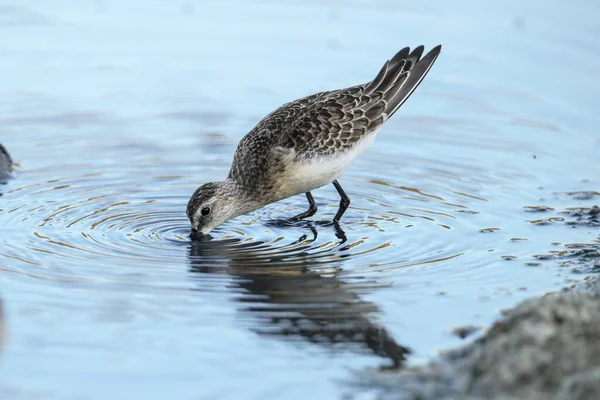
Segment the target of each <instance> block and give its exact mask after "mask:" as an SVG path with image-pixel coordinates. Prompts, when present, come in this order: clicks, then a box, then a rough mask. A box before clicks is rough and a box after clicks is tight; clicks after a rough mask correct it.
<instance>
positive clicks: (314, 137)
mask: <svg viewBox="0 0 600 400" xmlns="http://www.w3.org/2000/svg"><path fill="white" fill-rule="evenodd" d="M441 48H442V47H441V46H436V47H434V48H433V49H432V50H431V51H430V52H429V53H427V54H426V55H425V56H424V57H422V58H421V56H422V55H423V50H424V47H423V46H418V47H416V48H414V49H413V50H412V51H411V50H410V48H408V47H405V48H403V49H402V50H400V51H399V52H398V53H397V54H396V55H395V56H394V57H393V58H392V59H390V60H388V61H387V62H386V63H385V64H384V65H383V68H381V71H379V73H378V74H377V76H376V77H375V79H373V80H372V81H371V82H368V83H364V84H362V85H357V86H352V87H349V88H345V89H339V90H332V91H328V92H320V93H316V94H313V95H311V96H308V97H304V98H301V99H298V100H295V101H292V102H291V103H287V104H284V105H283V106H281V107H279V108H278V109H276V110H275V111H273V112H272V113H270V114H269V115H267V116H266V117H265V118H263V119H262V120H261V121H260V122H259V123H258V124H257V125H256V126H255V127H254V128H253V129H252V130H251V131H250V132H249V133H248V134H247V135H246V136H244V137H243V138H242V140H241V141H240V143H239V144H238V146H237V149H236V151H235V154H234V156H233V162H232V165H231V170H230V171H229V175H228V176H227V179H225V180H224V181H222V182H210V183H205V184H204V185H202V186H200V187H199V188H198V189H197V190H196V191H195V192H194V194H193V195H192V197H191V199H190V201H189V203H188V206H187V216H188V218H189V219H190V222H191V224H192V232H193V233H195V234H200V235H206V234H208V233H209V232H210V231H211V230H212V229H214V228H215V227H216V226H218V225H221V224H222V223H223V222H225V221H227V220H229V219H231V218H234V217H237V216H239V215H242V214H245V213H248V212H250V211H254V210H257V209H259V208H261V207H263V206H265V205H267V204H270V203H274V202H276V201H279V200H283V199H285V198H287V197H290V196H294V195H297V194H301V193H304V194H305V195H306V198H307V199H308V204H309V207H308V210H307V211H305V212H303V213H301V214H299V215H296V216H294V217H292V218H291V220H300V219H302V218H306V217H310V216H312V215H313V214H314V213H315V212H316V211H317V204H316V203H315V200H314V199H313V196H312V194H311V190H313V189H316V188H318V187H321V186H324V185H327V184H329V183H333V186H335V188H336V190H337V192H338V193H339V195H340V197H341V201H340V205H339V209H338V211H337V213H336V215H335V217H334V218H333V220H334V221H335V222H338V221H339V220H340V218H341V217H342V215H343V214H344V212H345V211H346V209H347V208H348V206H349V204H350V198H349V197H348V195H346V193H345V192H344V190H343V189H342V187H341V186H340V184H339V183H338V181H337V178H338V177H339V176H340V175H341V174H342V173H343V172H344V171H345V170H346V168H348V167H349V166H350V164H352V162H353V161H354V160H356V158H357V157H358V156H359V155H360V154H361V153H362V152H363V151H364V150H365V149H366V148H367V147H368V146H369V145H370V144H371V143H372V142H373V140H374V139H375V136H376V134H377V131H378V130H379V128H381V125H382V124H383V123H384V122H385V121H387V120H388V119H389V118H390V117H391V116H392V115H393V114H394V113H395V112H396V110H398V108H399V107H400V106H401V105H402V104H403V103H404V102H405V101H406V99H407V98H408V97H409V96H410V95H411V94H412V93H413V91H414V90H415V89H416V88H417V86H418V85H419V83H421V81H422V80H423V78H424V77H425V75H427V72H429V69H430V68H431V66H432V65H433V63H434V62H435V60H436V58H437V57H438V55H439V54H440V51H441Z"/></svg>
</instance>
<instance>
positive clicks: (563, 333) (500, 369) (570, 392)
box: [368, 276, 600, 400]
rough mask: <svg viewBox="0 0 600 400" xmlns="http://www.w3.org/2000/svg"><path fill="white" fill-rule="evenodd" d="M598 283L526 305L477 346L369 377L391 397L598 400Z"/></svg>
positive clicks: (597, 280)
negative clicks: (424, 363)
mask: <svg viewBox="0 0 600 400" xmlns="http://www.w3.org/2000/svg"><path fill="white" fill-rule="evenodd" d="M599 337H600V278H599V277H597V276H596V277H594V278H592V279H588V280H585V281H583V282H582V283H581V284H579V285H578V286H576V287H575V288H573V289H571V290H565V291H563V292H561V293H556V294H551V295H547V296H543V297H541V298H535V299H531V300H527V301H525V302H523V303H521V304H519V305H518V306H517V307H515V308H512V309H510V310H508V311H505V312H504V316H503V318H501V319H500V320H499V321H497V322H496V323H495V324H494V325H493V326H492V327H491V328H489V329H488V331H487V332H486V333H485V334H484V336H483V337H481V338H480V339H479V340H477V341H475V342H474V343H472V344H470V345H467V346H465V347H462V348H459V349H456V350H452V351H449V352H446V353H445V354H443V355H442V356H441V357H439V358H438V359H436V360H434V361H432V362H430V363H429V364H427V365H425V366H421V367H413V368H408V369H404V370H401V371H399V372H396V373H394V374H390V373H388V374H385V375H384V374H376V375H377V376H371V377H369V378H368V379H369V385H370V386H373V385H375V386H378V387H380V388H381V389H382V391H381V393H380V394H381V396H380V397H381V398H386V399H388V398H389V399H421V400H427V399H431V400H433V399H465V398H466V399H474V400H475V399H540V400H541V399H544V400H551V399H555V400H593V399H600V346H599V345H598V338H599Z"/></svg>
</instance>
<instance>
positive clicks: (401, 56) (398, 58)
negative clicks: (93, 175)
mask: <svg viewBox="0 0 600 400" xmlns="http://www.w3.org/2000/svg"><path fill="white" fill-rule="evenodd" d="M409 53H410V47H405V48H403V49H402V50H400V51H399V52H397V53H396V55H395V56H394V57H392V59H391V60H390V65H394V64H396V63H399V62H400V61H402V60H404V59H406V57H408V54H409Z"/></svg>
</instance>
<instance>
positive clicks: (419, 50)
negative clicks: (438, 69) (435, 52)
mask: <svg viewBox="0 0 600 400" xmlns="http://www.w3.org/2000/svg"><path fill="white" fill-rule="evenodd" d="M423 51H425V46H423V45H420V46H417V47H415V48H414V49H413V51H411V52H410V54H409V55H408V58H409V59H411V60H414V61H413V62H417V61H418V60H419V59H420V58H421V56H422V55H423Z"/></svg>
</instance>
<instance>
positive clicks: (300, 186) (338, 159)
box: [278, 132, 377, 199]
mask: <svg viewBox="0 0 600 400" xmlns="http://www.w3.org/2000/svg"><path fill="white" fill-rule="evenodd" d="M376 133H377V132H373V133H371V134H370V135H368V136H367V137H366V138H364V139H363V140H361V141H360V142H358V143H357V144H356V145H355V146H354V147H353V148H352V149H350V150H348V151H346V152H343V153H340V154H336V155H333V156H329V157H323V158H312V159H307V160H302V161H298V162H296V163H294V164H293V165H291V166H290V168H287V169H286V172H285V173H284V174H283V175H282V176H281V185H280V187H279V190H278V192H279V194H280V196H279V197H280V198H282V199H283V198H286V197H289V196H293V195H296V194H300V193H306V192H310V191H311V190H313V189H316V188H318V187H321V186H324V185H327V184H329V183H331V182H333V181H334V180H335V179H337V178H338V177H339V176H340V175H342V173H344V171H345V170H346V169H347V168H348V167H349V166H350V165H351V164H352V163H353V162H354V161H355V160H356V159H357V158H358V156H360V155H361V154H362V153H363V152H364V151H365V150H366V149H367V148H368V147H369V146H370V145H371V144H372V143H373V140H374V139H375V135H376Z"/></svg>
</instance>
